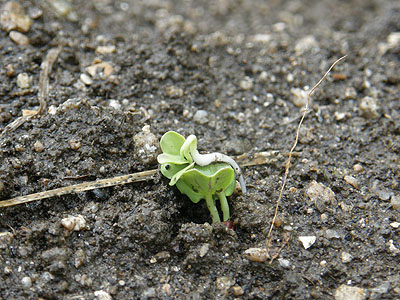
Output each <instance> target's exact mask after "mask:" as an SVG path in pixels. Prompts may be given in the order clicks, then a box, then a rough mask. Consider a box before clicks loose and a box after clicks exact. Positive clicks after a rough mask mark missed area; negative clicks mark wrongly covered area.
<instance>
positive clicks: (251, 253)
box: [244, 248, 269, 262]
mask: <svg viewBox="0 0 400 300" xmlns="http://www.w3.org/2000/svg"><path fill="white" fill-rule="evenodd" d="M244 255H245V257H246V258H247V259H248V260H251V261H254V262H265V261H266V260H267V259H269V254H268V251H267V249H265V248H249V249H247V250H246V251H245V252H244Z"/></svg>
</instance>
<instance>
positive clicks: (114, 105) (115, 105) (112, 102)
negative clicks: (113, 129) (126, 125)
mask: <svg viewBox="0 0 400 300" xmlns="http://www.w3.org/2000/svg"><path fill="white" fill-rule="evenodd" d="M108 106H110V107H112V108H114V109H115V110H121V107H122V105H121V103H119V101H118V100H115V99H111V100H110V102H109V103H108Z"/></svg>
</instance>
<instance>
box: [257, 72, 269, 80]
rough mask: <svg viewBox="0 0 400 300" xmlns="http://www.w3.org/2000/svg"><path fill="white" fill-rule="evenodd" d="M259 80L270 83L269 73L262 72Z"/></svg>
mask: <svg viewBox="0 0 400 300" xmlns="http://www.w3.org/2000/svg"><path fill="white" fill-rule="evenodd" d="M258 80H260V81H261V82H267V81H268V73H267V72H266V71H262V72H261V73H260V76H258Z"/></svg>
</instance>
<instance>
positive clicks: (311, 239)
mask: <svg viewBox="0 0 400 300" xmlns="http://www.w3.org/2000/svg"><path fill="white" fill-rule="evenodd" d="M316 240H317V237H316V236H315V235H310V236H299V241H300V242H301V243H302V244H303V247H304V249H308V248H310V247H311V246H312V245H314V243H315V241H316Z"/></svg>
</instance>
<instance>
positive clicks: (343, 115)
mask: <svg viewBox="0 0 400 300" xmlns="http://www.w3.org/2000/svg"><path fill="white" fill-rule="evenodd" d="M334 116H335V120H336V121H343V120H344V119H345V118H346V116H347V113H344V112H338V111H335V112H334Z"/></svg>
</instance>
